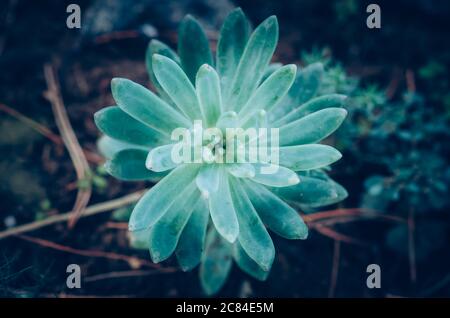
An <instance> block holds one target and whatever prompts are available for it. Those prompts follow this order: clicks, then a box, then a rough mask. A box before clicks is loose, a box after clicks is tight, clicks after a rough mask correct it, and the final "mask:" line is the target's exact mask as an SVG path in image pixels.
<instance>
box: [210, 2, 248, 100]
mask: <svg viewBox="0 0 450 318" xmlns="http://www.w3.org/2000/svg"><path fill="white" fill-rule="evenodd" d="M249 36H250V25H249V23H248V20H247V18H246V17H245V14H244V12H242V10H241V8H237V9H235V10H233V11H232V12H231V13H230V14H229V15H228V16H227V18H226V19H225V21H224V23H223V25H222V29H221V30H220V35H219V42H218V43H217V52H216V56H217V59H216V61H217V72H218V73H219V74H220V80H221V85H222V86H221V87H222V90H223V93H224V96H225V95H226V94H227V91H228V88H229V86H230V84H231V81H232V80H233V75H234V73H235V72H236V69H237V67H238V65H239V61H240V59H241V56H242V53H243V52H244V49H245V45H246V44H247V41H248V38H249Z"/></svg>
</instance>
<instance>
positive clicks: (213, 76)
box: [195, 64, 222, 127]
mask: <svg viewBox="0 0 450 318" xmlns="http://www.w3.org/2000/svg"><path fill="white" fill-rule="evenodd" d="M195 87H196V89H197V99H198V103H199V105H200V109H201V113H202V115H203V119H204V120H205V122H206V126H207V127H211V126H214V125H215V123H216V122H217V120H218V119H219V116H220V111H221V109H222V96H221V93H220V80H219V75H218V74H217V73H216V71H215V70H214V69H213V68H212V67H211V66H209V65H208V64H203V65H202V66H201V67H200V69H199V70H198V73H197V77H196V79H195Z"/></svg>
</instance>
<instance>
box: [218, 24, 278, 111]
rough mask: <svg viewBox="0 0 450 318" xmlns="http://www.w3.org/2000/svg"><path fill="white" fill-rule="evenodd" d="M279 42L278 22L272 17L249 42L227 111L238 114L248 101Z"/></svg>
mask: <svg viewBox="0 0 450 318" xmlns="http://www.w3.org/2000/svg"><path fill="white" fill-rule="evenodd" d="M277 42H278V22H277V18H276V17H275V16H271V17H269V18H267V19H266V20H265V21H263V22H262V23H261V24H260V25H259V26H258V27H257V28H256V29H255V31H254V32H253V34H252V35H251V37H250V39H249V40H248V43H247V45H246V47H245V50H244V53H243V54H242V57H241V60H240V62H239V66H238V68H237V70H236V73H235V74H234V78H233V81H232V84H231V89H230V92H229V94H228V96H227V98H226V99H224V102H225V103H226V104H225V109H227V110H235V111H237V112H238V111H240V110H241V108H242V107H243V106H244V104H245V103H246V102H247V101H248V99H249V98H250V96H251V95H252V94H253V92H254V91H255V89H256V88H257V86H258V85H259V83H260V81H261V78H262V77H263V75H264V71H265V70H266V67H267V65H268V64H269V62H270V59H271V58H272V55H273V53H274V51H275V47H276V45H277Z"/></svg>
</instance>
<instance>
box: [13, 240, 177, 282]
mask: <svg viewBox="0 0 450 318" xmlns="http://www.w3.org/2000/svg"><path fill="white" fill-rule="evenodd" d="M16 237H18V238H20V239H22V240H25V241H28V242H31V243H34V244H37V245H40V246H43V247H47V248H51V249H54V250H58V251H61V252H66V253H70V254H75V255H80V256H87V257H95V258H106V259H109V260H116V261H124V262H127V263H128V265H130V267H131V268H139V267H141V266H146V267H150V268H155V269H158V270H159V271H161V272H164V273H173V272H175V271H177V269H176V268H173V267H165V268H163V267H161V266H160V265H158V264H154V263H152V262H150V261H148V260H145V259H140V258H138V257H135V256H128V255H123V254H117V253H112V252H104V251H96V250H80V249H76V248H73V247H70V246H65V245H61V244H58V243H55V242H52V241H47V240H44V239H41V238H37V237H31V236H27V235H17V236H16Z"/></svg>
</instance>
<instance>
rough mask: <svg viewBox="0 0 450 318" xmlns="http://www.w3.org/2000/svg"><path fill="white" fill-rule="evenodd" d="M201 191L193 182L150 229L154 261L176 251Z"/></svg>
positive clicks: (151, 252)
mask: <svg viewBox="0 0 450 318" xmlns="http://www.w3.org/2000/svg"><path fill="white" fill-rule="evenodd" d="M198 200H200V193H199V191H198V189H197V187H196V186H195V183H194V182H192V183H191V184H190V185H188V187H187V189H186V190H184V191H183V196H182V197H178V198H177V199H176V200H174V201H173V202H172V205H171V206H170V208H169V209H168V210H167V212H166V213H165V214H164V215H163V216H162V217H161V218H160V219H159V220H158V222H156V224H155V225H154V226H153V227H152V228H151V229H150V238H149V242H150V244H149V250H150V255H151V257H152V260H153V262H154V263H159V262H161V261H163V260H165V259H167V258H169V256H170V255H172V253H173V252H174V251H175V248H176V247H177V243H178V239H179V238H180V235H181V233H182V231H183V229H184V227H185V225H186V224H187V222H188V220H189V217H190V216H191V213H192V211H193V210H194V207H195V205H196V204H197V201H198Z"/></svg>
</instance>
